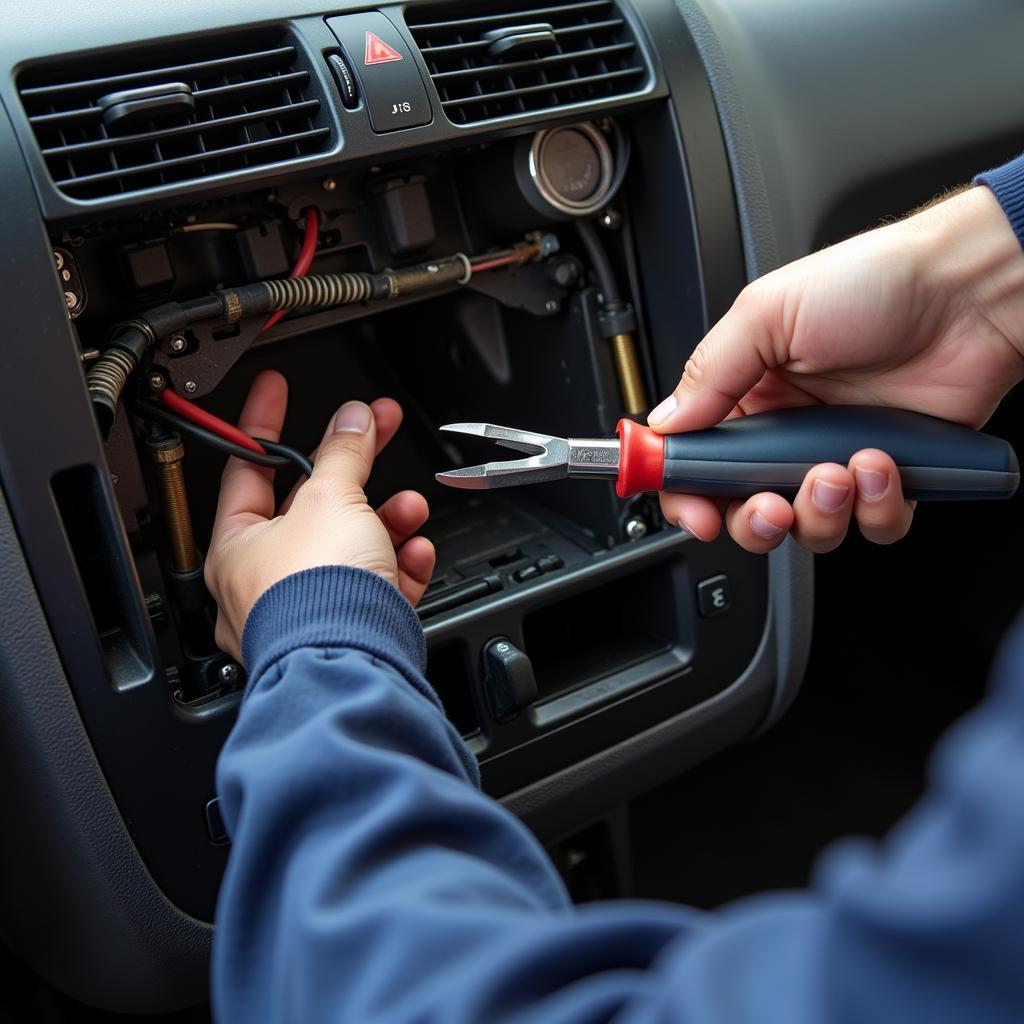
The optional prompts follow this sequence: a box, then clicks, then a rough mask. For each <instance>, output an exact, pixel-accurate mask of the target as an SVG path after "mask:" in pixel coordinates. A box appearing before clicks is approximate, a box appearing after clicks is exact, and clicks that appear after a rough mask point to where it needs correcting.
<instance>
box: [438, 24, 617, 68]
mask: <svg viewBox="0 0 1024 1024" xmlns="http://www.w3.org/2000/svg"><path fill="white" fill-rule="evenodd" d="M624 25H625V22H624V21H623V20H622V19H621V18H609V19H608V20H607V21H595V22H589V23H588V24H586V25H569V26H567V27H566V28H556V29H553V32H554V35H555V37H556V38H557V37H559V36H572V35H578V34H580V33H587V32H604V31H606V30H608V29H621V28H622V27H623V26H624ZM490 45H491V41H490V40H489V39H478V40H477V41H476V42H472V43H451V44H449V45H448V46H421V47H420V53H422V54H423V56H424V57H425V58H428V57H437V56H440V55H442V54H462V53H465V52H466V51H467V50H486V49H487V48H488V47H489V46H490ZM595 49H596V47H595Z"/></svg>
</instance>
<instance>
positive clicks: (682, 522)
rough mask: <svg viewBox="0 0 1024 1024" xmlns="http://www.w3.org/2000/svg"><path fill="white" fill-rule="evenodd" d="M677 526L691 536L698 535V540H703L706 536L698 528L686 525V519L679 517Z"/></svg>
mask: <svg viewBox="0 0 1024 1024" xmlns="http://www.w3.org/2000/svg"><path fill="white" fill-rule="evenodd" d="M676 526H678V527H679V529H680V530H682V531H683V532H684V533H688V534H690V536H691V537H696V538H697V540H699V541H703V540H704V538H703V537H702V536H701V535H700V534H699V533H698V532H697V531H696V530H693V529H691V528H690V527H689V526H687V525H686V520H685V519H678V520H676Z"/></svg>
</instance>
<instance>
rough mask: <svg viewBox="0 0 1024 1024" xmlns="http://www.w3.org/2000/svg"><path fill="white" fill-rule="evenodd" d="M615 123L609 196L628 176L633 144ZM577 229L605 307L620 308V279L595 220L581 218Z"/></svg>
mask: <svg viewBox="0 0 1024 1024" xmlns="http://www.w3.org/2000/svg"><path fill="white" fill-rule="evenodd" d="M612 125H613V127H614V131H615V141H616V143H617V145H616V148H617V149H618V154H617V160H616V163H617V164H618V167H617V170H616V174H615V178H614V180H613V181H612V185H611V188H609V190H608V195H609V197H612V198H614V196H615V193H616V192H618V190H619V188H620V187H621V186H622V182H623V180H624V179H625V177H626V170H627V169H628V167H629V157H630V154H631V152H632V146H631V144H630V140H629V136H628V135H627V134H626V133H625V132H623V130H622V129H621V128H620V127H619V125H618V122H616V121H613V122H612ZM576 230H577V231H578V232H579V235H580V241H581V242H582V243H583V248H584V249H586V250H587V258H588V259H589V260H590V265H591V267H593V270H594V276H595V277H596V278H597V285H598V287H599V288H600V289H601V294H602V295H603V296H604V305H605V308H612V309H615V308H619V307H621V306H622V305H623V300H622V293H621V292H620V291H619V282H618V281H617V280H616V278H615V271H614V270H613V269H612V264H611V260H609V259H608V253H607V251H606V250H605V247H604V244H603V243H602V241H601V239H600V237H599V236H598V233H597V231H596V230H595V228H594V224H593V222H592V221H590V220H578V221H576Z"/></svg>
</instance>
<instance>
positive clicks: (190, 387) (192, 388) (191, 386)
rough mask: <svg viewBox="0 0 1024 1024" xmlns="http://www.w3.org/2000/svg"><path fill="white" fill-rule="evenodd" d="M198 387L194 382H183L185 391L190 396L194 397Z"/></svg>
mask: <svg viewBox="0 0 1024 1024" xmlns="http://www.w3.org/2000/svg"><path fill="white" fill-rule="evenodd" d="M198 387H199V385H198V384H197V383H196V382H195V381H194V380H187V381H185V390H186V391H187V392H188V393H189V394H190V395H194V394H195V393H196V389H197V388H198Z"/></svg>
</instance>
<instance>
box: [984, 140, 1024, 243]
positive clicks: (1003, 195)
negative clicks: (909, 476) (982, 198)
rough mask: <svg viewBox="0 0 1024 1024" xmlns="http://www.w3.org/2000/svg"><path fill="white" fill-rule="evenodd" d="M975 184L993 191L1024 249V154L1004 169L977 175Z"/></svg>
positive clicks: (999, 168) (1003, 167) (997, 168)
mask: <svg viewBox="0 0 1024 1024" xmlns="http://www.w3.org/2000/svg"><path fill="white" fill-rule="evenodd" d="M974 184H975V185H987V186H988V187H989V188H990V189H991V190H992V192H993V193H994V194H995V197H996V199H998V200H999V205H1000V206H1001V207H1002V208H1003V212H1004V213H1005V214H1006V216H1007V218H1008V219H1009V221H1010V227H1012V228H1013V233H1014V234H1015V235H1016V236H1017V241H1018V242H1020V246H1021V248H1022V249H1024V153H1022V154H1021V155H1020V156H1019V157H1017V159H1016V160H1011V161H1010V162H1009V163H1008V164H1003V166H1002V167H996V168H994V169H993V170H991V171H985V173H984V174H979V175H977V177H975V179H974Z"/></svg>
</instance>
